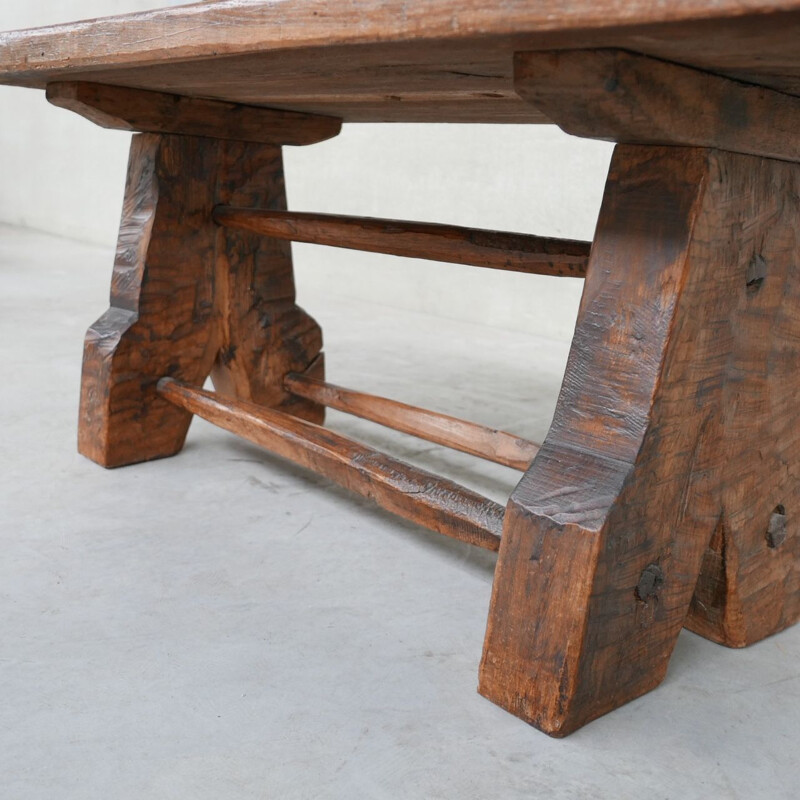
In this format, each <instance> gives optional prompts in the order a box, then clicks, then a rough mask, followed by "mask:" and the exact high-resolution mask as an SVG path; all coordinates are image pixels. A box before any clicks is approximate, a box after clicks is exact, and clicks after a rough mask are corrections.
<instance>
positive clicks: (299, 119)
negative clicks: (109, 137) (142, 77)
mask: <svg viewBox="0 0 800 800" xmlns="http://www.w3.org/2000/svg"><path fill="white" fill-rule="evenodd" d="M47 99H48V100H49V101H50V102H51V103H52V104H53V105H54V106H58V107H59V108H65V109H67V110H69V111H74V112H75V113H76V114H80V115H81V116H82V117H86V119H88V120H90V121H91V122H94V123H95V124H96V125H100V126H101V127H103V128H114V129H117V130H123V131H140V132H145V133H180V134H186V135H189V136H207V137H210V138H212V139H233V140H235V141H240V142H241V141H244V142H258V143H261V144H278V145H282V144H286V145H305V144H315V143H317V142H322V141H324V140H325V139H330V138H332V137H333V136H336V135H338V133H339V132H340V131H341V128H342V123H341V120H338V119H335V118H333V117H319V116H314V115H311V114H298V113H296V112H293V111H281V110H275V109H269V108H257V107H255V106H244V105H238V104H235V103H223V102H220V101H218V100H198V99H194V98H190V97H181V96H179V95H174V94H165V93H163V92H149V91H142V90H141V89H126V88H124V87H120V86H104V85H102V84H97V83H77V82H61V83H50V84H48V86H47Z"/></svg>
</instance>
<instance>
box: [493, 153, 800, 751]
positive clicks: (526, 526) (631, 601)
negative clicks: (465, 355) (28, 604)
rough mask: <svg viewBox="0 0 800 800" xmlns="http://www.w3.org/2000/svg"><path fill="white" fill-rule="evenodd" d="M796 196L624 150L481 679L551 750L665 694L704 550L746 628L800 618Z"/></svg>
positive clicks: (755, 169)
mask: <svg viewBox="0 0 800 800" xmlns="http://www.w3.org/2000/svg"><path fill="white" fill-rule="evenodd" d="M799 190H800V171H799V170H798V166H797V165H794V164H791V163H787V162H782V161H776V160H770V159H764V158H759V157H755V156H747V155H735V154H731V153H725V152H720V151H716V150H711V149H703V148H683V147H657V146H636V145H621V146H618V147H617V150H616V152H615V155H614V158H613V162H612V166H611V172H610V176H609V180H608V184H607V187H606V193H605V198H604V202H603V207H602V210H601V214H600V219H599V223H598V229H597V236H596V239H595V242H594V245H593V250H592V256H591V260H590V265H589V270H588V276H587V281H586V287H585V290H584V295H583V299H582V302H581V307H580V312H579V316H578V322H577V327H576V332H575V338H574V341H573V345H572V350H571V354H570V358H569V363H568V366H567V371H566V375H565V378H564V384H563V387H562V391H561V395H560V398H559V401H558V407H557V410H556V414H555V418H554V421H553V424H552V427H551V430H550V432H549V434H548V437H547V439H546V441H545V443H544V446H543V447H542V449H541V451H540V453H539V455H538V456H537V457H536V459H535V461H534V463H533V465H532V466H531V468H530V469H529V471H528V472H527V473H526V475H525V476H524V478H523V480H522V481H521V483H520V484H519V486H518V487H517V489H516V490H515V491H514V493H513V494H512V496H511V499H510V501H509V505H508V509H507V514H506V520H505V528H504V532H503V539H502V543H501V547H500V555H499V562H498V567H497V572H496V575H495V582H494V589H493V596H492V603H491V609H490V614H489V623H488V628H487V635H486V644H485V648H484V655H483V660H482V664H481V675H480V691H481V693H482V694H484V695H485V696H486V697H488V698H490V699H491V700H493V701H494V702H496V703H498V704H499V705H501V706H503V707H504V708H506V709H508V710H509V711H511V712H512V713H514V714H516V715H518V716H520V717H521V718H523V719H524V720H526V721H528V722H530V723H532V724H533V725H535V726H537V727H539V728H541V729H542V730H544V731H546V732H548V733H550V734H552V735H556V736H563V735H566V734H568V733H569V732H571V731H573V730H575V729H576V728H578V727H580V726H581V725H583V724H585V723H586V722H588V721H590V720H592V719H594V718H595V717H597V716H599V715H601V714H604V713H606V712H607V711H610V710H612V709H613V708H616V707H617V706H620V705H622V704H623V703H625V702H627V701H628V700H631V699H633V698H635V697H637V696H639V695H641V694H642V693H644V692H646V691H648V690H650V689H652V688H653V687H655V686H656V685H657V684H658V683H659V682H660V681H661V680H662V679H663V677H664V674H665V672H666V668H667V664H668V661H669V658H670V654H671V652H672V649H673V647H674V644H675V640H676V637H677V635H678V633H679V631H680V629H681V627H682V626H683V625H684V623H685V622H686V619H687V614H688V612H689V609H690V604H691V603H692V597H693V595H694V594H695V588H696V586H697V584H698V576H699V575H700V573H701V569H705V570H706V572H704V576H706V577H707V576H708V574H709V573H710V571H711V567H712V566H713V567H714V569H717V570H718V569H719V568H718V565H717V564H712V565H709V559H710V558H711V556H709V555H708V554H707V549H708V547H709V545H711V546H712V547H714V548H716V552H719V551H720V549H724V550H725V556H726V558H727V561H724V562H723V563H724V564H726V567H725V568H724V570H723V574H724V575H726V576H727V578H728V584H727V587H728V588H730V587H731V583H735V584H736V587H737V590H738V591H739V592H740V595H739V597H740V606H739V608H740V610H741V614H742V615H743V617H746V618H747V619H743V620H739V622H740V623H741V625H742V626H744V628H745V629H747V630H758V629H759V628H765V629H767V632H769V631H771V630H777V629H779V628H780V627H784V626H785V625H787V624H790V623H791V622H792V621H794V620H796V619H797V617H798V612H799V611H800V552H798V547H800V537H798V536H797V518H798V514H799V513H800V484H799V483H798V479H799V478H800V447H798V445H800V418H799V417H800V406H799V405H798V404H797V402H796V397H797V396H798V391H800V370H798V367H799V366H800V303H799V302H798V301H799V300H800V297H799V295H800V274H798V273H799V272H800V264H798V242H799V241H800V191H799ZM776 515H777V516H776ZM712 537H713V540H712ZM733 551H736V552H737V556H736V559H735V560H733V559H732V558H731V553H732V552H733ZM748 565H749V566H750V567H752V569H748ZM709 586H710V584H704V583H703V582H701V583H700V585H699V587H698V592H697V595H696V597H695V601H694V605H693V620H694V621H693V623H692V626H693V627H698V628H699V627H700V626H701V622H699V621H698V620H701V619H703V617H702V614H701V609H700V606H699V605H698V604H699V603H703V602H704V599H703V598H705V599H706V600H708V599H709V597H708V595H709V593H710V592H711V593H712V594H713V592H714V591H716V592H717V595H716V598H717V600H719V599H720V597H719V593H720V591H724V590H717V589H715V588H713V587H712V588H709ZM765 606H766V608H765ZM705 619H706V622H707V624H706V622H704V623H702V624H703V625H706V629H707V630H708V629H709V628H710V627H711V626H712V625H713V624H719V621H718V620H714V619H711V617H710V615H707V616H706V617H705ZM723 628H724V626H723ZM707 630H704V632H707ZM728 630H731V628H730V627H729V628H728Z"/></svg>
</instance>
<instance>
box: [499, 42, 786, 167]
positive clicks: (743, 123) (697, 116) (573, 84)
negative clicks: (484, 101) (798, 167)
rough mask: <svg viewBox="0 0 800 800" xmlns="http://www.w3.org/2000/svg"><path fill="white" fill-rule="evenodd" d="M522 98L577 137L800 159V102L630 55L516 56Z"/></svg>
mask: <svg viewBox="0 0 800 800" xmlns="http://www.w3.org/2000/svg"><path fill="white" fill-rule="evenodd" d="M514 73H515V77H514V83H515V87H516V90H517V93H518V94H519V95H520V97H522V98H523V99H524V100H526V101H527V102H529V103H530V104H531V105H533V106H534V107H535V108H536V109H538V110H539V111H541V112H542V113H543V114H545V115H546V116H548V117H549V118H550V119H551V120H552V121H553V122H555V123H556V124H557V125H558V126H559V127H560V128H562V129H563V130H564V131H566V132H567V133H571V134H574V135H575V136H583V137H588V138H593V139H606V140H609V141H615V142H622V143H630V144H653V145H694V146H699V147H710V148H718V149H720V150H727V151H730V152H734V153H743V154H748V155H756V156H766V157H768V158H775V159H780V160H784V161H800V137H798V135H797V131H798V130H800V98H798V97H792V96H790V95H786V94H782V93H781V92H776V91H774V90H772V89H766V88H764V87H760V86H753V85H749V84H746V83H740V82H738V81H735V80H731V79H730V78H723V77H721V76H718V75H713V74H711V73H708V72H703V71H701V70H698V69H694V68H691V67H685V66H680V65H678V64H673V63H670V62H667V61H661V60H660V59H657V58H651V57H649V56H642V55H635V54H633V53H629V52H626V51H624V50H562V51H543V52H522V53H517V54H516V55H515V58H514Z"/></svg>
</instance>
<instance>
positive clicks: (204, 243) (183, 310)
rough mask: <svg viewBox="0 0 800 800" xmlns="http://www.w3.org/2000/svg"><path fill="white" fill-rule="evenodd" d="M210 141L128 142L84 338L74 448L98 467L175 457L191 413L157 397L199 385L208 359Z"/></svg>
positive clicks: (212, 346) (149, 137)
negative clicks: (115, 234)
mask: <svg viewBox="0 0 800 800" xmlns="http://www.w3.org/2000/svg"><path fill="white" fill-rule="evenodd" d="M216 170H217V164H216V159H215V143H214V142H213V141H212V140H207V139H197V138H192V137H188V136H158V135H154V134H142V135H140V136H134V137H133V142H132V145H131V156H130V162H129V165H128V180H127V186H126V190H125V201H124V206H123V212H122V223H121V227H120V234H119V243H118V245H117V256H116V260H115V263H114V273H113V278H112V282H111V308H110V309H109V310H108V311H107V312H106V313H105V314H104V315H103V316H102V317H101V318H100V319H99V320H98V321H97V322H96V323H95V324H94V325H93V326H92V327H91V328H90V329H89V331H88V333H87V335H86V342H85V346H84V358H83V379H82V385H81V404H80V418H79V426H78V449H79V450H80V452H81V453H83V455H85V456H88V457H89V458H91V459H92V460H93V461H96V462H97V463H99V464H102V465H103V466H105V467H118V466H122V465H125V464H132V463H135V462H138V461H147V460H149V459H153V458H161V457H163V456H170V455H173V454H174V453H177V452H178V451H179V450H180V449H181V447H182V446H183V442H184V439H185V438H186V432H187V431H188V429H189V423H190V422H191V415H189V414H187V413H186V412H185V411H182V410H180V409H176V408H175V407H174V406H172V405H170V404H169V403H168V402H166V401H165V400H164V399H163V398H161V397H159V396H158V394H157V393H156V383H157V382H158V379H159V378H160V377H162V376H164V375H170V376H172V377H181V378H182V380H185V381H187V382H188V383H192V384H199V383H202V382H203V381H204V380H205V378H206V376H207V375H208V373H209V371H210V369H211V365H212V364H213V362H214V357H215V356H216V353H217V334H216V329H215V310H214V249H215V239H216V232H215V231H214V229H213V227H212V226H211V225H209V223H208V219H209V215H210V214H211V212H212V210H213V201H214V195H213V190H214V181H215V175H216Z"/></svg>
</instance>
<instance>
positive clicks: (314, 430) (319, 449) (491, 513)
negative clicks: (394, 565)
mask: <svg viewBox="0 0 800 800" xmlns="http://www.w3.org/2000/svg"><path fill="white" fill-rule="evenodd" d="M158 391H159V393H160V394H161V396H162V397H164V398H165V399H167V400H168V401H169V402H171V403H173V404H174V405H176V406H179V407H180V408H183V409H185V410H187V411H189V412H191V413H192V414H196V415H197V416H199V417H202V418H203V419H205V420H208V421H209V422H211V423H213V424H214V425H217V426H219V427H221V428H224V429H225V430H228V431H231V432H232V433H235V434H237V435H238V436H242V437H243V438H245V439H247V440H249V441H251V442H253V443H255V444H257V445H260V446H261V447H264V448H265V449H267V450H269V451H270V452H272V453H275V454H276V455H279V456H281V457H283V458H285V459H287V460H289V461H292V462H293V463H295V464H299V465H300V466H302V467H306V468H307V469H311V470H313V471H314V472H317V473H319V474H320V475H324V476H325V477H326V478H330V479H331V480H333V481H335V482H336V483H338V484H339V485H340V486H344V487H345V488H346V489H350V490H351V491H353V492H355V493H356V494H360V495H362V496H363V497H368V498H370V499H371V500H373V501H374V502H376V503H377V504H378V505H379V506H381V507H382V508H385V509H387V510H388V511H391V512H392V513H394V514H397V515H398V516H400V517H403V518H404V519H407V520H410V521H411V522H415V523H417V524H419V525H422V526H424V527H426V528H429V529H430V530H433V531H436V532H437V533H442V534H444V535H445V536H450V537H452V538H454V539H459V540H460V541H462V542H467V543H468V544H473V545H476V546H478V547H483V548H484V549H486V550H495V551H496V550H498V549H499V547H500V534H501V532H502V529H503V516H504V513H505V509H504V508H503V507H502V506H501V505H500V504H499V503H495V502H494V501H492V500H489V499H487V498H485V497H481V496H480V495H479V494H477V493H475V492H472V491H471V490H469V489H466V488H464V487H463V486H459V485H458V484H457V483H454V482H452V481H449V480H447V479H445V478H441V477H439V476H437V475H433V474H432V473H430V472H426V471H424V470H421V469H418V468H417V467H413V466H411V465H410V464H405V463H404V462H402V461H399V460H397V459H395V458H392V457H391V456H388V455H385V454H384V453H381V452H379V451H377V450H373V449H371V448H369V447H366V446H365V445H362V444H360V443H358V442H355V441H353V440H352V439H348V438H347V437H345V436H342V435H340V434H338V433H334V432H333V431H331V430H328V429H327V428H323V427H322V426H321V425H316V424H314V423H312V422H307V421H306V420H302V419H299V418H298V417H294V416H292V415H291V414H286V413H284V412H282V411H276V410H275V409H271V408H263V407H261V406H257V405H254V404H253V403H244V402H241V401H238V400H232V399H229V398H227V397H222V396H220V395H216V394H214V393H212V392H206V391H203V390H202V389H197V388H195V387H193V386H190V385H188V384H185V383H182V382H181V381H176V380H174V379H172V378H162V379H161V380H160V381H159V384H158Z"/></svg>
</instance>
